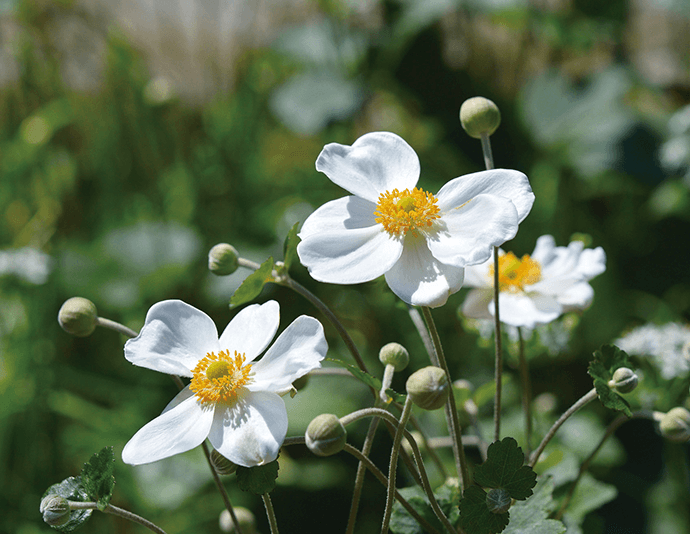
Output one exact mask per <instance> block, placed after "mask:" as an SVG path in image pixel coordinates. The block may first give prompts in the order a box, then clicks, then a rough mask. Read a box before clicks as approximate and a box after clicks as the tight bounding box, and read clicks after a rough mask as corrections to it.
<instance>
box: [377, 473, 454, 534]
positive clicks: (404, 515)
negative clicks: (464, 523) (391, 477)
mask: <svg viewBox="0 0 690 534" xmlns="http://www.w3.org/2000/svg"><path fill="white" fill-rule="evenodd" d="M399 491H400V494H401V495H402V496H403V497H404V498H405V499H406V500H407V502H409V503H410V506H412V508H414V509H415V511H416V512H417V513H418V514H419V515H420V516H422V517H423V518H424V519H426V520H427V521H428V522H429V524H431V525H433V526H434V527H435V528H436V529H437V530H438V531H439V532H445V529H444V528H443V526H442V524H441V521H440V520H439V519H438V518H437V517H436V514H435V513H434V511H433V509H432V508H431V504H429V499H428V498H427V496H426V494H425V493H424V490H423V489H422V488H420V487H419V486H412V487H409V488H402V489H400V490H399ZM434 496H435V497H436V501H437V502H438V505H439V506H440V507H441V510H442V511H443V513H444V514H446V517H447V518H448V520H449V521H450V522H451V523H452V524H453V525H455V524H457V521H458V518H459V514H460V510H459V509H458V501H459V497H460V490H459V489H458V487H457V486H455V485H453V484H443V485H442V486H440V487H438V488H437V489H436V490H435V491H434ZM390 529H391V532H394V533H395V534H424V533H425V530H424V529H423V528H422V526H421V525H420V524H419V523H418V522H417V520H416V519H415V518H414V517H412V516H411V515H410V514H409V513H408V511H407V510H405V508H403V507H402V505H401V504H400V503H399V502H397V501H395V502H394V503H393V513H392V515H391V522H390Z"/></svg>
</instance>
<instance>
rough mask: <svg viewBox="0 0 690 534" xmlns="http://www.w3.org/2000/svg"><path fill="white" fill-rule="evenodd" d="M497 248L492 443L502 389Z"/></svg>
mask: <svg viewBox="0 0 690 534" xmlns="http://www.w3.org/2000/svg"><path fill="white" fill-rule="evenodd" d="M498 269H499V264H498V247H494V335H495V338H494V343H495V347H496V352H495V365H494V380H495V382H496V394H495V397H494V441H498V440H499V439H501V391H502V389H503V378H502V377H503V347H502V344H503V342H502V340H501V318H500V313H499V307H498V294H499V293H500V288H499V283H498Z"/></svg>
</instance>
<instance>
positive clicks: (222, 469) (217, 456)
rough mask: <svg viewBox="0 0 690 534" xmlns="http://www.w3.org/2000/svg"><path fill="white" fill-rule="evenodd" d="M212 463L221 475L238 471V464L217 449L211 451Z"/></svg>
mask: <svg viewBox="0 0 690 534" xmlns="http://www.w3.org/2000/svg"><path fill="white" fill-rule="evenodd" d="M211 464H212V465H213V468H214V469H215V470H216V473H218V474H219V475H232V474H233V473H234V472H235V471H237V465H235V464H234V463H232V462H231V461H230V460H228V459H227V458H226V457H225V456H223V455H222V454H221V453H219V452H218V451H217V450H216V449H213V450H212V451H211Z"/></svg>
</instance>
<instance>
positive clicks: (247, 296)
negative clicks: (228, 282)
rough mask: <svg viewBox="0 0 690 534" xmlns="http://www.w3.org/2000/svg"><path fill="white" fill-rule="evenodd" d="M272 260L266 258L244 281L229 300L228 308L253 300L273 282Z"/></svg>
mask: <svg viewBox="0 0 690 534" xmlns="http://www.w3.org/2000/svg"><path fill="white" fill-rule="evenodd" d="M273 267H274V265H273V258H272V257H271V258H268V259H267V260H266V261H265V262H263V263H262V264H261V266H260V267H259V268H258V269H257V270H256V271H254V272H253V273H252V274H250V275H249V276H247V278H245V279H244V281H243V282H242V284H241V285H240V287H238V288H237V289H236V290H235V293H234V294H233V295H232V297H231V298H230V306H231V307H234V306H240V305H242V304H246V303H247V302H250V301H252V300H254V299H255V298H256V297H258V296H259V294H260V293H261V290H262V289H263V288H264V286H265V285H266V284H267V283H268V282H272V281H273Z"/></svg>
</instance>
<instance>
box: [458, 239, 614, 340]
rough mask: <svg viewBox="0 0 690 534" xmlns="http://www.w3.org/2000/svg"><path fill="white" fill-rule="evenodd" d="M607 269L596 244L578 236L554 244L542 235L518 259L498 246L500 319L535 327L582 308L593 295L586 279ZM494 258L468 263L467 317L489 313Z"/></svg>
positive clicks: (604, 257)
mask: <svg viewBox="0 0 690 534" xmlns="http://www.w3.org/2000/svg"><path fill="white" fill-rule="evenodd" d="M605 270H606V254H605V253H604V250H603V249H602V248H601V247H597V248H595V249H584V244H583V243H582V241H572V242H571V243H570V244H569V245H568V246H567V247H557V246H556V242H555V240H554V238H553V237H552V236H550V235H543V236H541V237H540V238H539V239H537V245H536V247H535V249H534V252H533V253H532V255H531V256H530V255H529V254H525V255H524V256H522V258H518V257H517V256H516V255H515V254H513V253H512V252H508V253H506V252H503V251H499V258H498V281H499V289H500V294H499V306H500V314H499V316H500V319H501V322H503V323H506V324H508V325H511V326H522V327H526V328H534V327H535V326H536V325H538V324H546V323H550V322H551V321H553V320H555V319H557V318H558V317H559V316H560V315H561V314H563V313H565V312H567V311H572V310H584V309H585V308H587V307H589V305H590V304H591V303H592V299H593V298H594V290H593V289H592V286H591V285H589V283H588V282H589V280H591V279H592V278H594V277H595V276H597V275H600V274H601V273H603V272H604V271H605ZM493 279H494V264H493V259H491V260H489V261H487V262H485V263H482V264H480V265H474V266H472V267H469V268H468V269H467V270H466V271H465V285H467V286H470V287H475V288H477V289H473V290H472V291H470V292H469V293H468V294H467V297H466V299H465V302H464V303H463V306H462V312H463V313H464V314H465V315H467V316H468V317H474V318H476V319H489V318H491V317H493V315H494V310H495V307H494V302H493Z"/></svg>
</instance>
